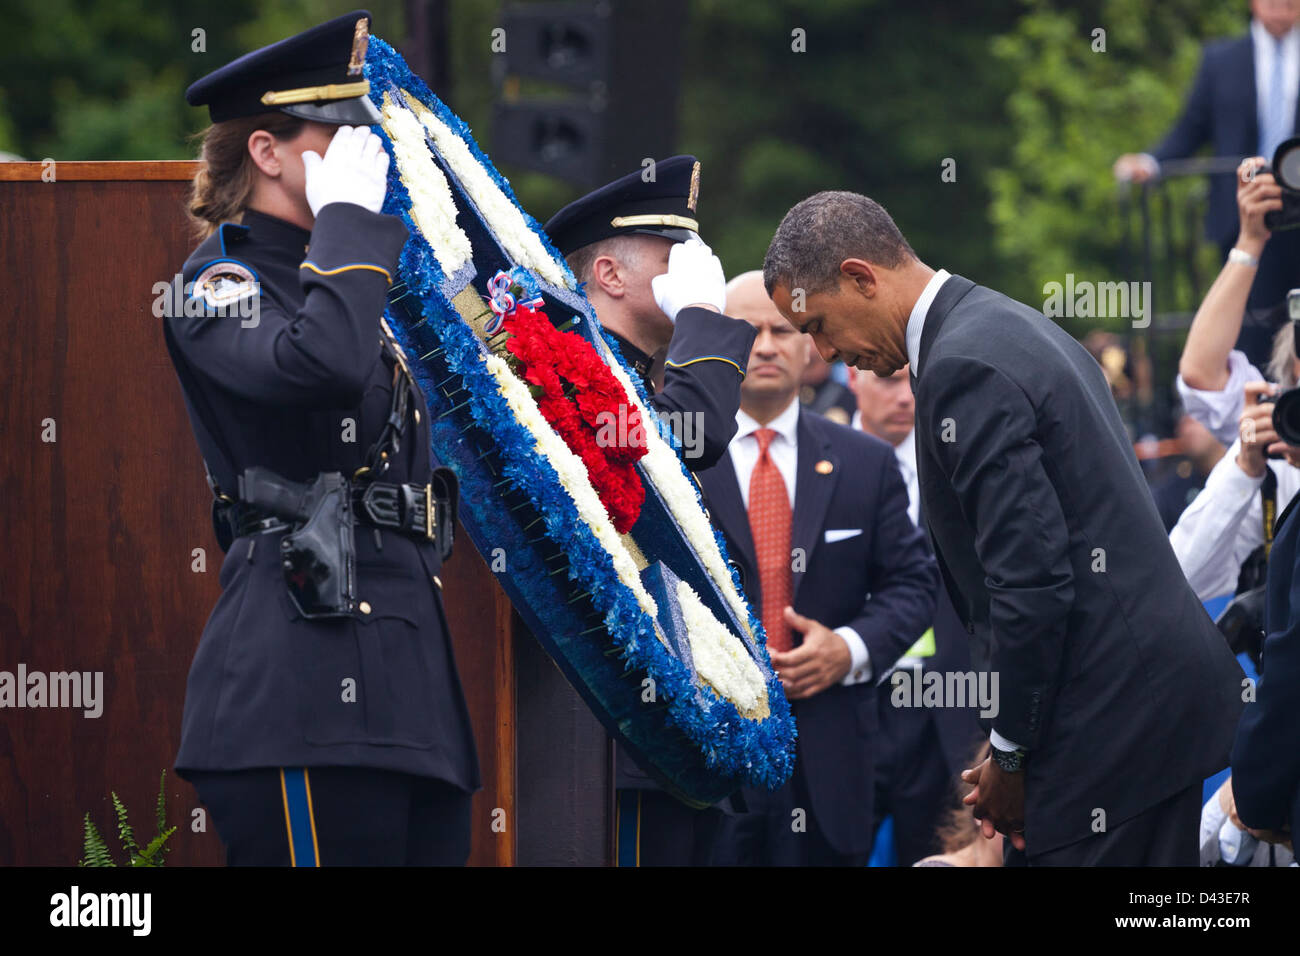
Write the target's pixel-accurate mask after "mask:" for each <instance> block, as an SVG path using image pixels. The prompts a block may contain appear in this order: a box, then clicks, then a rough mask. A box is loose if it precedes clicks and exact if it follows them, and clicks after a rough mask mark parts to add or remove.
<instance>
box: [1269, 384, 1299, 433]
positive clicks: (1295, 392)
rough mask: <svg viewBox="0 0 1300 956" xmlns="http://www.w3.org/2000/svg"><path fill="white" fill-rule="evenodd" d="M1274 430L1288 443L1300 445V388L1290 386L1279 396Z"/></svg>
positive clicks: (1274, 417)
mask: <svg viewBox="0 0 1300 956" xmlns="http://www.w3.org/2000/svg"><path fill="white" fill-rule="evenodd" d="M1273 430H1274V431H1275V432H1277V437H1278V438H1280V439H1282V441H1284V442H1286V443H1287V444H1288V445H1296V446H1300V389H1295V388H1289V389H1287V390H1286V391H1285V392H1283V393H1282V394H1281V395H1279V396H1278V397H1277V403H1276V404H1274V406H1273Z"/></svg>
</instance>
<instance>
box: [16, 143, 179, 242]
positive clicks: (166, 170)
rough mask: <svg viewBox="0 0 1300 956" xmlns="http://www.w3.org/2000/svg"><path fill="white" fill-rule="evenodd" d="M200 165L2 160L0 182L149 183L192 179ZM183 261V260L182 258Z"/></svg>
mask: <svg viewBox="0 0 1300 956" xmlns="http://www.w3.org/2000/svg"><path fill="white" fill-rule="evenodd" d="M198 166H199V164H198V163H196V162H191V161H185V160H139V161H134V162H114V163H108V162H72V161H66V162H65V161H62V160H60V161H59V162H57V163H54V164H52V165H51V166H47V164H45V163H43V162H41V163H0V182H15V181H16V182H36V183H43V184H45V185H50V182H49V180H50V177H51V176H53V181H54V182H61V183H71V182H84V181H95V182H110V181H121V182H147V181H151V180H162V181H177V180H183V181H184V182H187V183H188V182H191V181H193V179H194V173H195V172H196V171H197V170H198ZM181 261H182V262H183V261H184V260H183V259H182V260H181Z"/></svg>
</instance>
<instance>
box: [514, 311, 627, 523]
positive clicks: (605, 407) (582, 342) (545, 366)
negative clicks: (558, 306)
mask: <svg viewBox="0 0 1300 956" xmlns="http://www.w3.org/2000/svg"><path fill="white" fill-rule="evenodd" d="M504 328H505V330H506V331H507V332H508V333H510V338H509V339H508V340H507V342H506V349H507V350H508V351H509V352H510V354H511V355H513V356H514V357H515V359H516V360H517V362H518V366H519V368H520V370H521V372H522V375H523V378H524V380H525V381H526V382H528V383H529V384H530V385H534V386H536V387H538V388H540V389H541V390H542V395H541V396H540V397H539V398H538V400H537V407H538V408H539V409H540V410H541V413H542V417H544V418H545V419H546V421H547V423H548V424H549V425H550V426H551V427H552V428H553V429H555V432H556V434H558V435H559V436H560V437H561V438H563V439H564V442H565V444H566V445H568V446H569V448H570V450H572V451H573V453H574V454H576V455H577V456H578V457H579V458H580V459H581V460H582V463H583V465H585V466H586V468H587V475H588V477H589V478H590V480H591V484H592V487H594V488H595V489H596V493H597V494H598V495H599V496H600V500H601V503H602V504H603V505H604V506H605V509H606V510H607V511H608V512H609V517H610V520H611V521H613V523H614V528H615V530H616V531H618V532H619V534H625V533H627V532H628V531H630V530H631V528H632V526H633V525H634V524H636V519H637V517H638V516H639V515H640V514H641V506H642V505H643V504H644V503H645V488H644V486H643V485H642V484H641V478H640V476H638V475H637V473H636V462H637V461H638V460H639V459H640V458H641V456H643V455H644V454H645V453H646V439H645V431H644V427H645V426H644V425H643V423H642V421H641V414H640V412H639V410H638V409H637V407H636V406H635V405H630V404H629V403H628V398H627V395H626V394H625V393H624V391H623V386H622V385H620V384H619V381H618V379H616V378H615V377H614V373H613V372H611V371H610V369H609V366H607V365H606V364H605V363H604V361H603V360H602V359H601V357H600V355H599V354H597V352H596V350H595V349H594V348H593V347H592V345H591V343H590V342H588V341H587V340H586V339H585V338H583V337H582V336H581V335H579V334H578V333H576V332H561V331H560V330H559V329H557V328H556V327H555V326H554V325H552V324H551V320H550V319H548V318H547V317H546V314H545V313H543V312H539V311H536V310H534V309H530V308H528V307H527V306H520V307H518V308H516V309H515V310H514V312H512V313H511V314H509V315H507V316H506V319H505V325H504ZM566 386H567V387H568V390H569V391H571V392H572V398H570V396H569V392H568V391H566ZM611 432H612V435H611ZM611 437H612V438H613V440H610V439H611Z"/></svg>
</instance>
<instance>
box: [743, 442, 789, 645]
mask: <svg viewBox="0 0 1300 956" xmlns="http://www.w3.org/2000/svg"><path fill="white" fill-rule="evenodd" d="M754 437H755V438H756V439H757V440H758V463H757V464H755V465H754V471H753V473H752V474H751V475H750V478H749V530H750V532H751V533H752V534H753V536H754V553H755V557H756V558H757V560H758V581H759V585H760V587H761V588H762V589H763V608H762V617H763V629H764V630H765V631H767V647H768V650H769V651H771V650H777V651H788V650H790V648H791V647H793V646H794V642H793V640H792V638H791V634H790V627H789V625H787V624H786V623H785V615H784V613H783V612H784V610H785V608H786V607H787V606H789V604H790V601H791V600H792V598H793V593H792V592H793V580H792V575H791V571H790V524H791V519H792V517H793V515H792V514H791V511H790V496H789V493H788V492H787V491H786V487H785V481H784V479H782V478H781V472H780V470H779V469H778V468H777V467H776V463H775V462H773V461H772V456H771V454H770V453H769V451H768V448H769V446H771V444H772V439H773V438H775V437H776V432H775V431H774V430H772V429H771V428H760V429H758V430H757V431H756V432H754Z"/></svg>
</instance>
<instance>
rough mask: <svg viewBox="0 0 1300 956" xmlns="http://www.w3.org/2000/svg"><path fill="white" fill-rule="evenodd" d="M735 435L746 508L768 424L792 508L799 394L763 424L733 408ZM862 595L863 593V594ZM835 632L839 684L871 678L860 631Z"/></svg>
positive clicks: (733, 446)
mask: <svg viewBox="0 0 1300 956" xmlns="http://www.w3.org/2000/svg"><path fill="white" fill-rule="evenodd" d="M736 425H737V428H736V436H735V437H734V438H733V439H731V445H730V446H729V447H730V450H731V463H732V464H733V465H734V466H735V467H736V481H737V483H739V485H740V498H741V500H742V501H743V502H744V503H745V510H746V511H748V510H749V481H750V479H751V478H752V477H753V475H754V466H755V465H757V464H758V437H757V436H756V435H755V434H754V432H756V431H758V430H759V429H760V428H770V429H772V430H773V431H774V432H776V435H775V436H774V437H773V438H772V443H771V444H770V445H768V446H767V453H768V455H769V456H770V457H771V459H772V464H774V465H776V470H777V471H779V472H780V473H781V480H782V481H784V482H785V491H786V494H787V495H789V496H790V511H791V513H793V512H794V485H795V478H796V475H797V474H798V464H799V440H798V435H799V397H798V396H797V395H796V396H795V397H794V398H793V399H791V401H790V404H789V405H787V406H786V408H785V411H783V412H782V413H781V414H780V415H777V416H776V418H774V419H772V420H771V421H770V422H768V423H767V424H766V425H760V424H759V423H758V422H756V421H755V420H754V419H753V418H751V417H750V416H749V415H747V414H746V413H745V412H743V411H737V412H736ZM863 597H864V599H865V597H866V595H863ZM835 633H836V634H838V635H839V636H840V637H841V639H843V641H844V643H845V644H846V645H848V648H849V658H850V663H849V672H848V673H847V674H845V675H844V679H843V680H842V681H840V683H841V684H844V685H846V686H847V685H851V684H860V683H862V682H863V681H868V680H870V679H871V658H870V656H869V655H868V654H867V645H866V642H864V641H863V640H862V635H860V634H859V633H858V632H857V631H855V630H854V629H853V628H851V627H847V626H845V627H837V628H835Z"/></svg>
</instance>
